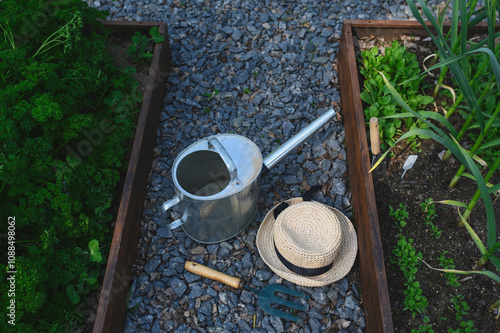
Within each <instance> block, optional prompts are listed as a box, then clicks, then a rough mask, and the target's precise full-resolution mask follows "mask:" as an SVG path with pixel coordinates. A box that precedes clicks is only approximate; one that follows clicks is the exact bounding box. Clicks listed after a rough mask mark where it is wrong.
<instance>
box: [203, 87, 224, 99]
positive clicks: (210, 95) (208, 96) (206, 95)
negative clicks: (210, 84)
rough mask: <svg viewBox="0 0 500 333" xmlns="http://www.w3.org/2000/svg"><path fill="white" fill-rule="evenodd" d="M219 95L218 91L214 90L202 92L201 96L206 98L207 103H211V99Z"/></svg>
mask: <svg viewBox="0 0 500 333" xmlns="http://www.w3.org/2000/svg"><path fill="white" fill-rule="evenodd" d="M219 93H220V90H219V89H214V90H213V91H212V92H208V91H206V92H204V93H203V96H205V97H206V98H208V100H209V101H211V100H212V99H214V97H215V96H217V95H218V94H219Z"/></svg>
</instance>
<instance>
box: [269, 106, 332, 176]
mask: <svg viewBox="0 0 500 333" xmlns="http://www.w3.org/2000/svg"><path fill="white" fill-rule="evenodd" d="M333 116H335V110H333V109H330V110H328V111H327V112H325V113H324V114H322V115H321V116H320V117H319V118H318V119H316V120H314V121H313V122H312V123H310V124H309V125H307V126H306V127H305V128H304V129H303V130H301V131H300V132H299V133H297V134H295V135H294V136H293V137H292V138H291V139H290V140H288V141H287V142H285V143H284V144H282V145H281V146H280V147H279V148H278V149H276V150H275V151H273V152H272V153H270V154H269V155H267V156H266V158H264V160H263V162H264V166H265V167H266V168H267V169H271V168H272V167H273V166H274V165H275V164H276V163H278V162H279V161H281V160H282V159H283V158H285V157H286V156H287V155H288V154H289V153H290V152H291V151H292V150H293V149H294V148H296V147H298V146H299V145H300V144H302V143H303V142H304V141H306V140H307V139H309V138H310V137H311V136H312V135H313V134H314V133H316V131H318V130H319V129H320V128H322V127H323V126H324V125H325V124H326V123H327V122H329V121H330V120H331V119H332V118H333Z"/></svg>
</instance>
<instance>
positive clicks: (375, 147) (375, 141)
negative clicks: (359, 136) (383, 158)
mask: <svg viewBox="0 0 500 333" xmlns="http://www.w3.org/2000/svg"><path fill="white" fill-rule="evenodd" d="M370 142H371V147H372V154H373V155H378V154H380V132H379V128H378V118H376V117H372V118H370Z"/></svg>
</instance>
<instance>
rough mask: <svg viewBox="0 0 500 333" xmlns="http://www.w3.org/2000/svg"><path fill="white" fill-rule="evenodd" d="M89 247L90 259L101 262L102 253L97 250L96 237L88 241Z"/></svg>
mask: <svg viewBox="0 0 500 333" xmlns="http://www.w3.org/2000/svg"><path fill="white" fill-rule="evenodd" d="M89 249H90V261H93V262H101V261H102V255H101V251H100V250H99V241H98V240H97V239H93V240H91V241H90V242H89Z"/></svg>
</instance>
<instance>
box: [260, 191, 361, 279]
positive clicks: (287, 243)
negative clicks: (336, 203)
mask: <svg viewBox="0 0 500 333" xmlns="http://www.w3.org/2000/svg"><path fill="white" fill-rule="evenodd" d="M256 242H257V248H258V250H259V253H260V256H261V257H262V259H263V260H264V262H265V263H266V264H267V265H268V266H269V267H270V268H271V269H272V270H273V271H274V272H275V273H276V274H278V275H279V276H281V277H282V278H283V279H285V280H288V281H290V282H293V283H295V284H298V285H302V286H306V287H319V286H325V285H328V284H331V283H333V282H335V281H337V280H340V279H341V278H343V277H344V276H345V275H346V274H347V273H348V272H349V271H350V270H351V268H352V265H353V264H354V260H355V259H356V253H357V251H358V241H357V237H356V231H355V230H354V227H353V225H352V223H351V221H349V219H348V218H347V217H346V216H345V215H343V214H342V213H341V212H340V211H338V210H337V209H335V208H332V207H328V206H326V205H324V204H321V203H319V202H315V201H303V200H302V198H295V199H290V200H287V201H285V202H284V203H281V204H280V205H277V206H275V207H273V209H271V211H270V212H269V213H267V215H266V217H265V218H264V221H263V222H262V224H261V225H260V227H259V231H258V232H257V240H256Z"/></svg>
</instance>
